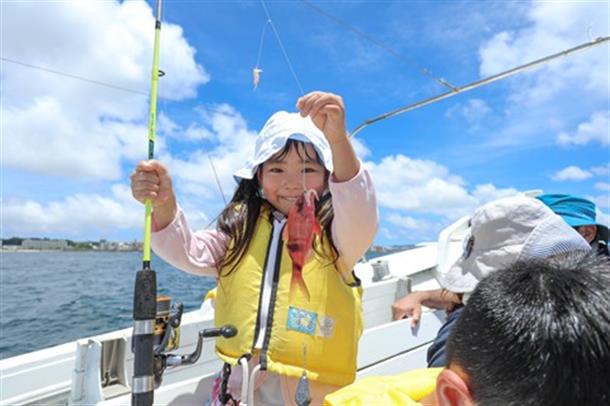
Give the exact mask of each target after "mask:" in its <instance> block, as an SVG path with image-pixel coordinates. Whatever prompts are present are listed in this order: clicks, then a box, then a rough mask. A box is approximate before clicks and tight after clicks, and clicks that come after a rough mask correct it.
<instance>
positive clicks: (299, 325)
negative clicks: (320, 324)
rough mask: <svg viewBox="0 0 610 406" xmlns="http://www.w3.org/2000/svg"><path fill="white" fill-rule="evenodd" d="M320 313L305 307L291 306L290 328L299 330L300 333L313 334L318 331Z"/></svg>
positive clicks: (289, 315) (289, 311) (289, 310)
mask: <svg viewBox="0 0 610 406" xmlns="http://www.w3.org/2000/svg"><path fill="white" fill-rule="evenodd" d="M317 321H318V315H317V314H316V313H314V312H310V311H308V310H304V309H298V308H296V307H292V306H290V307H289V308H288V321H287V323H286V327H288V330H294V331H298V332H299V333H303V334H307V335H310V336H313V335H314V334H315V333H316V325H317Z"/></svg>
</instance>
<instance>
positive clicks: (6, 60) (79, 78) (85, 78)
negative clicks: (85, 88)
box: [0, 56, 148, 96]
mask: <svg viewBox="0 0 610 406" xmlns="http://www.w3.org/2000/svg"><path fill="white" fill-rule="evenodd" d="M0 60H2V61H4V62H9V63H13V64H15V65H21V66H25V67H28V68H31V69H37V70H40V71H44V72H47V73H52V74H54V75H59V76H64V77H67V78H70V79H75V80H80V81H83V82H87V83H92V84H94V85H99V86H105V87H109V88H112V89H116V90H121V91H123V92H129V93H135V94H139V95H142V96H148V92H142V91H139V90H134V89H129V88H127V87H123V86H118V85H113V84H112V83H108V82H102V81H99V80H95V79H89V78H87V77H84V76H78V75H74V74H71V73H66V72H62V71H58V70H55V69H49V68H45V67H43V66H38V65H33V64H29V63H25V62H21V61H17V60H14V59H9V58H5V57H3V56H0Z"/></svg>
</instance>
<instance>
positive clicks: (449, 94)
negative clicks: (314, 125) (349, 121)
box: [350, 37, 610, 137]
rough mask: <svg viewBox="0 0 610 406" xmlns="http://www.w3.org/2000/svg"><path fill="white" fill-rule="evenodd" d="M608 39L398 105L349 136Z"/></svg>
mask: <svg viewBox="0 0 610 406" xmlns="http://www.w3.org/2000/svg"><path fill="white" fill-rule="evenodd" d="M609 40H610V37H599V38H597V39H596V40H594V41H591V42H585V43H584V44H580V45H577V46H575V47H573V48H569V49H566V50H563V51H560V52H557V53H555V54H552V55H548V56H545V57H544V58H540V59H536V60H535V61H532V62H528V63H526V64H524V65H520V66H517V67H515V68H511V69H509V70H506V71H504V72H500V73H497V74H495V75H492V76H488V77H486V78H483V79H480V80H476V81H474V82H472V83H468V84H466V85H464V86H461V87H458V88H456V90H455V91H449V92H445V93H441V94H439V95H438V96H434V97H429V98H427V99H424V100H421V101H419V102H416V103H413V104H409V105H407V106H404V107H400V108H398V109H395V110H392V111H389V112H387V113H384V114H381V115H379V116H376V117H373V118H370V119H368V120H365V121H364V122H363V123H362V124H360V125H358V126H357V127H356V128H355V129H354V130H353V131H352V132H351V134H350V137H353V136H355V135H356V134H357V133H359V132H360V131H361V130H362V129H364V128H365V127H367V126H369V125H371V124H373V123H376V122H378V121H382V120H385V119H387V118H390V117H394V116H397V115H399V114H402V113H406V112H408V111H411V110H415V109H417V108H420V107H423V106H427V105H428V104H432V103H435V102H437V101H440V100H443V99H447V98H449V97H453V96H455V95H457V94H460V93H465V92H467V91H469V90H473V89H476V88H477V87H481V86H484V85H487V84H489V83H492V82H495V81H497V80H501V79H504V78H507V77H509V76H512V75H514V74H516V73H519V72H522V71H525V70H527V69H532V68H534V67H536V66H538V65H540V64H543V63H546V62H549V61H551V60H553V59H556V58H558V57H561V56H568V55H570V54H572V53H574V52H577V51H582V50H585V49H587V48H591V47H594V46H597V45H601V44H602V43H604V42H608V41H609Z"/></svg>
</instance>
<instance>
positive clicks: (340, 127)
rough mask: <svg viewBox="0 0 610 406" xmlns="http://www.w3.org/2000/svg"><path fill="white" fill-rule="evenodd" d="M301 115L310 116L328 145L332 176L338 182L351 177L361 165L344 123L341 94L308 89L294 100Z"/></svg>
mask: <svg viewBox="0 0 610 406" xmlns="http://www.w3.org/2000/svg"><path fill="white" fill-rule="evenodd" d="M297 108H298V109H299V110H300V111H301V115H302V116H303V117H306V116H308V115H309V116H310V117H311V120H312V121H313V123H314V124H315V125H316V127H318V128H319V129H320V130H321V131H322V132H323V133H324V136H325V137H326V139H327V140H328V144H329V145H330V149H331V153H332V156H333V176H334V178H335V179H336V181H337V182H345V181H348V180H350V179H352V178H353V177H354V176H356V174H357V173H358V170H359V169H360V161H359V160H358V158H357V157H356V152H355V151H354V147H353V146H352V143H351V142H350V139H349V136H348V134H347V130H346V125H345V106H344V104H343V99H342V98H341V96H338V95H336V94H332V93H326V92H319V91H316V92H311V93H308V94H306V95H305V96H303V97H301V98H300V99H299V100H298V101H297Z"/></svg>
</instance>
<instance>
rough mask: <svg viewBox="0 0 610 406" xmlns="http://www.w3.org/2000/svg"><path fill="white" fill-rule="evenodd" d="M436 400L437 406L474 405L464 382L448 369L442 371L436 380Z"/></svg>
mask: <svg viewBox="0 0 610 406" xmlns="http://www.w3.org/2000/svg"><path fill="white" fill-rule="evenodd" d="M436 398H437V399H438V404H439V405H443V406H445V405H446V406H470V405H474V404H475V403H474V400H473V398H472V394H471V393H470V388H469V387H468V384H467V383H466V381H465V380H464V379H462V377H461V376H460V375H459V374H457V373H456V372H455V371H452V370H451V369H448V368H445V369H443V371H441V373H440V374H439V375H438V378H437V379H436Z"/></svg>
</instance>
